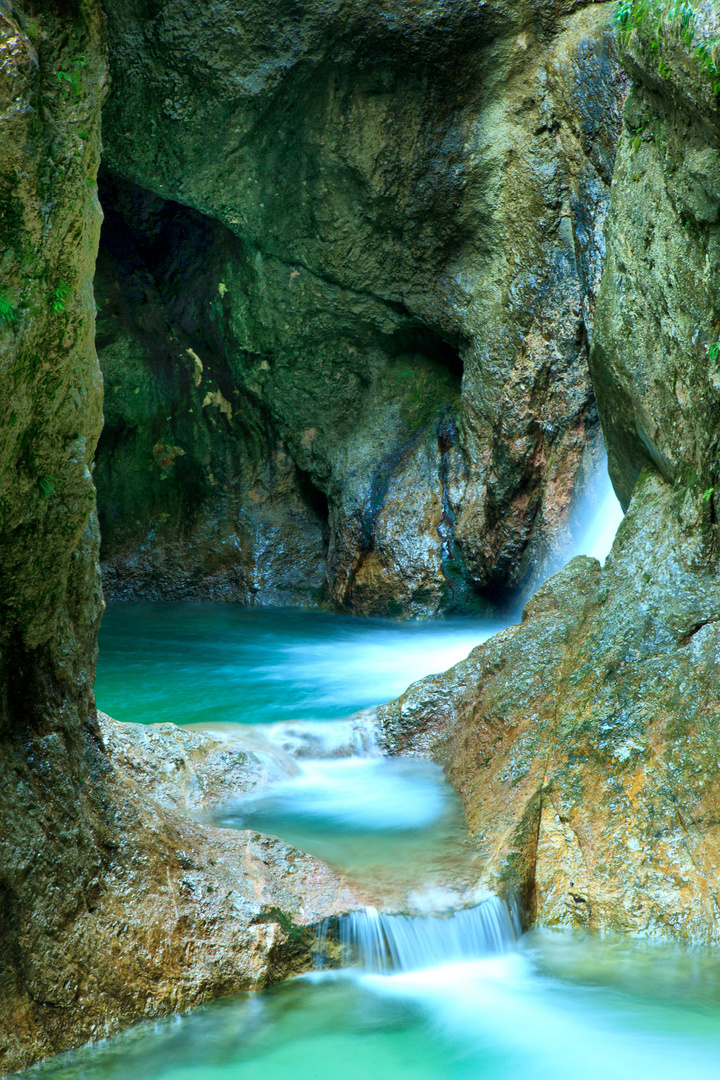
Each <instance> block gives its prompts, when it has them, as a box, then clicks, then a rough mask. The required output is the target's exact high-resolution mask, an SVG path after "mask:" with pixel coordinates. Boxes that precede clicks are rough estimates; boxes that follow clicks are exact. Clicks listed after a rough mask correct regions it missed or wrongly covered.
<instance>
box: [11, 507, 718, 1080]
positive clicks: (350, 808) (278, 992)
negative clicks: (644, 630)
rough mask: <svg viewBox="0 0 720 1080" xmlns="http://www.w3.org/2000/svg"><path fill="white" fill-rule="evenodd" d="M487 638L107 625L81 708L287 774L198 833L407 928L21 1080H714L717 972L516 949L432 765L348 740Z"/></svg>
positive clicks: (656, 949) (374, 933)
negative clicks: (252, 757)
mask: <svg viewBox="0 0 720 1080" xmlns="http://www.w3.org/2000/svg"><path fill="white" fill-rule="evenodd" d="M606 494H607V493H606ZM617 520H618V512H617V509H616V507H615V506H613V505H612V504H611V502H610V501H609V499H608V498H605V499H604V500H601V501H600V503H599V506H598V509H597V511H596V513H595V515H594V516H593V519H592V521H590V523H589V525H588V529H587V532H586V534H585V538H584V545H585V546H584V550H585V551H587V552H592V554H594V555H597V556H598V557H600V558H603V557H604V555H605V554H606V553H607V550H608V549H609V546H610V543H611V541H612V536H613V535H614V531H615V527H616V525H617ZM498 628H499V624H496V623H493V622H491V621H480V620H472V621H471V620H465V621H462V620H443V621H441V622H434V623H431V622H427V623H395V622H390V621H387V620H380V619H354V618H350V617H345V616H339V615H330V614H326V613H322V612H316V611H295V610H292V611H284V610H249V609H242V608H236V607H232V606H228V607H224V606H219V605H216V606H210V605H190V604H166V605H149V604H128V605H119V606H115V607H110V608H109V609H108V611H107V613H106V615H105V619H104V622H103V627H102V632H101V637H100V663H99V668H98V677H97V683H96V695H97V700H98V705H99V706H100V708H102V709H104V710H105V711H107V712H108V713H110V715H112V716H114V717H115V718H116V719H117V720H125V721H137V722H157V721H173V722H174V723H177V724H200V725H201V726H206V725H211V726H212V725H221V726H223V727H226V726H227V725H236V724H244V725H253V726H255V727H256V728H257V732H258V733H259V734H257V736H256V737H257V738H258V739H259V738H261V736H262V733H263V732H265V733H266V735H267V737H268V738H274V739H276V740H277V739H279V738H282V739H284V744H283V745H285V748H286V749H287V748H288V747H290V749H291V750H292V754H293V757H294V761H295V766H294V768H293V770H292V771H291V772H290V773H289V774H288V775H284V776H279V777H278V779H277V780H276V781H274V782H271V783H270V784H269V785H268V786H267V787H265V788H263V789H261V790H260V791H259V792H257V793H253V794H251V795H249V796H245V797H244V798H239V799H238V800H237V801H236V802H235V803H232V804H230V805H228V806H225V807H222V808H220V809H218V810H217V812H216V813H215V814H214V820H215V822H216V823H217V824H219V825H222V826H224V827H230V828H240V829H244V828H252V829H256V830H258V831H261V832H266V833H269V834H272V835H277V836H280V837H282V838H283V839H285V840H287V841H289V842H291V843H292V844H294V845H296V846H297V847H300V848H302V849H303V850H306V851H309V852H311V853H313V854H315V855H318V856H319V857H321V858H323V859H325V860H326V861H327V862H328V863H330V864H331V865H332V866H334V867H336V868H337V869H339V870H341V871H342V872H343V873H345V874H348V875H350V876H352V877H355V878H357V879H359V880H362V881H363V882H370V883H371V884H372V885H373V886H374V888H375V889H376V891H377V892H378V894H381V895H383V896H384V897H385V898H386V899H389V900H390V901H391V902H392V901H395V902H396V903H397V904H398V907H397V908H396V910H398V909H399V910H401V911H403V912H405V913H406V914H398V915H384V914H381V913H380V912H379V911H377V910H375V909H373V908H370V909H367V910H365V911H362V912H357V913H354V914H352V915H348V916H345V917H344V918H343V919H342V921H341V937H342V941H343V943H344V948H345V955H346V958H347V966H346V967H344V968H343V969H341V970H340V971H337V970H335V971H323V970H321V969H319V970H317V971H316V972H313V973H311V974H309V975H305V976H302V977H299V978H295V979H293V980H290V981H289V982H287V983H285V984H283V985H281V986H278V987H275V988H273V989H271V990H268V991H265V992H263V993H259V994H244V995H239V996H238V997H235V998H232V999H227V1000H223V1001H219V1002H216V1003H214V1004H212V1005H209V1006H206V1007H202V1008H199V1009H196V1010H194V1011H192V1012H190V1013H188V1014H186V1015H183V1016H175V1017H172V1018H169V1019H167V1020H163V1021H161V1022H157V1023H146V1024H141V1025H138V1026H136V1027H134V1028H132V1029H130V1030H129V1031H126V1032H124V1033H123V1034H121V1035H119V1036H116V1037H114V1038H112V1039H110V1040H103V1041H100V1042H98V1043H95V1044H93V1045H90V1046H87V1047H84V1048H82V1049H81V1050H78V1051H75V1052H73V1053H70V1054H66V1055H63V1056H61V1057H60V1058H57V1059H54V1060H52V1061H50V1062H48V1063H47V1064H45V1065H40V1066H37V1067H35V1068H34V1069H31V1070H28V1072H27V1074H26V1075H27V1076H28V1077H38V1078H40V1077H47V1078H50V1077H52V1078H54V1080H80V1078H87V1080H121V1078H122V1080H125V1078H127V1077H128V1076H131V1077H133V1080H154V1078H156V1077H158V1078H159V1077H162V1078H165V1080H230V1078H233V1080H235V1078H237V1080H243V1078H247V1080H256V1078H260V1077H262V1080H291V1078H293V1080H325V1078H327V1080H330V1078H333V1080H336V1078H337V1077H341V1078H342V1080H368V1078H372V1080H381V1078H382V1080H464V1078H473V1080H480V1078H485V1077H487V1078H492V1080H511V1078H513V1080H514V1078H516V1077H520V1076H522V1077H524V1078H527V1080H535V1078H536V1080H545V1078H547V1080H551V1078H552V1080H563V1078H566V1077H567V1078H568V1080H569V1078H570V1077H572V1078H577V1077H580V1076H582V1077H583V1078H584V1080H596V1078H597V1080H601V1078H602V1080H605V1078H608V1077H613V1080H615V1078H625V1077H627V1078H628V1080H629V1078H631V1077H632V1078H633V1080H638V1078H640V1080H641V1078H643V1077H650V1076H652V1077H653V1078H656V1080H658V1078H664V1077H668V1078H669V1077H673V1078H676V1077H679V1076H682V1077H693V1078H698V1080H700V1078H705V1077H708V1078H710V1077H713V1078H716V1077H717V1076H718V1074H719V1073H720V959H719V958H718V956H717V954H716V953H713V952H704V951H699V950H698V951H688V950H683V949H679V948H673V947H670V946H667V945H661V944H657V943H650V942H641V941H635V942H631V941H627V940H614V939H612V938H591V937H589V936H586V935H582V934H579V933H576V934H572V933H548V932H540V931H534V932H532V933H530V934H526V935H524V936H521V935H520V933H519V926H518V920H517V916H516V913H515V912H514V911H512V910H511V909H510V908H508V907H507V906H506V905H505V904H504V903H502V902H501V901H499V900H497V899H495V898H493V897H489V896H487V895H482V894H475V893H474V892H473V876H474V875H473V858H474V855H473V850H472V847H471V845H470V843H469V841H468V838H467V836H466V833H465V825H464V818H463V814H462V808H461V806H460V802H459V800H458V798H457V796H456V795H455V793H454V792H453V790H452V789H451V788H450V787H449V785H448V784H447V783H446V781H445V779H444V777H443V774H442V771H441V770H440V769H439V767H437V766H435V765H434V764H432V763H429V762H425V761H421V760H416V759H387V758H383V757H382V755H380V753H379V751H378V749H377V747H376V745H375V743H374V740H373V737H372V731H371V729H368V730H367V731H363V730H362V725H360V727H359V728H358V727H357V726H355V727H353V725H348V724H347V719H346V718H347V717H348V716H349V715H351V714H353V713H355V712H357V711H358V710H361V709H366V708H368V707H370V706H373V705H375V704H378V703H380V702H382V701H385V700H388V699H389V698H392V697H393V696H395V695H397V694H399V693H400V692H402V691H403V690H404V689H405V687H406V686H407V685H408V684H409V683H410V682H412V681H414V680H415V679H417V678H419V677H421V676H423V675H425V674H429V673H431V672H436V671H442V670H445V669H446V668H447V667H449V666H450V665H452V664H453V663H455V662H457V661H458V660H460V659H461V658H463V657H464V656H466V655H467V653H468V652H469V651H470V649H471V648H473V647H474V646H476V645H477V644H479V643H480V642H482V641H483V640H485V639H486V638H487V637H489V636H490V635H491V634H492V633H494V632H495V631H496V630H497V629H498ZM390 910H393V908H392V903H391V904H390ZM407 912H411V914H407ZM321 944H322V942H321V941H319V951H321V950H320V947H321Z"/></svg>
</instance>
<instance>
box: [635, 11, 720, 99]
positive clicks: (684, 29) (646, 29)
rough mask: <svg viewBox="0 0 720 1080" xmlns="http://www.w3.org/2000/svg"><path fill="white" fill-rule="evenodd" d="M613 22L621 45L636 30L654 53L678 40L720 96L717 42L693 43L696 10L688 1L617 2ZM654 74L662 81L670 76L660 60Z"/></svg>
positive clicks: (694, 41)
mask: <svg viewBox="0 0 720 1080" xmlns="http://www.w3.org/2000/svg"><path fill="white" fill-rule="evenodd" d="M615 23H616V25H617V26H618V29H619V33H620V40H621V41H622V42H623V43H627V42H628V41H629V39H630V37H631V35H632V33H633V31H637V32H639V33H641V34H642V36H643V37H644V38H645V39H646V40H647V42H648V46H649V48H650V51H651V52H654V53H658V52H659V51H660V49H661V46H662V43H663V41H665V40H668V39H674V40H676V41H678V40H679V41H681V42H682V43H683V44H684V45H685V46H686V48H688V49H690V50H691V51H692V57H693V60H695V62H696V63H697V64H698V66H699V67H700V69H701V71H703V72H704V73H705V75H706V76H707V78H708V79H710V80H711V81H712V84H713V92H714V93H715V94H719V93H720V39H717V38H706V39H701V40H699V41H698V40H696V31H697V9H696V7H695V6H694V5H693V4H691V3H690V2H689V0H620V2H619V3H618V5H617V8H616V10H615ZM658 73H659V74H660V75H661V77H662V78H668V77H669V76H670V74H671V71H670V68H669V67H668V66H667V64H666V63H665V61H664V60H663V59H662V57H659V58H658Z"/></svg>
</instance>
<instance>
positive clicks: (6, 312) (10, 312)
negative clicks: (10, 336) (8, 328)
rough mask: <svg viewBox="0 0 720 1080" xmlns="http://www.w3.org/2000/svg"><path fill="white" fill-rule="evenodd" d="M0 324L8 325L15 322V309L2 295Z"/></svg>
mask: <svg viewBox="0 0 720 1080" xmlns="http://www.w3.org/2000/svg"><path fill="white" fill-rule="evenodd" d="M0 322H4V323H8V325H10V324H11V323H14V322H15V307H14V305H13V303H12V301H11V300H8V298H7V296H2V295H0Z"/></svg>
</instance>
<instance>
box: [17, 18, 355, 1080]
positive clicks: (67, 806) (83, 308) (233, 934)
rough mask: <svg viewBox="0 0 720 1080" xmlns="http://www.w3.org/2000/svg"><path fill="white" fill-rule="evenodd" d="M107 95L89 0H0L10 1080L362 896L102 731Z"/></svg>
mask: <svg viewBox="0 0 720 1080" xmlns="http://www.w3.org/2000/svg"><path fill="white" fill-rule="evenodd" d="M105 81H106V41H105V27H104V21H103V18H102V14H101V11H100V8H99V6H98V5H97V3H95V0H77V2H76V3H65V2H63V3H58V4H57V5H55V4H54V3H52V2H48V3H45V2H43V3H35V4H27V5H14V4H9V3H7V2H5V0H0V119H1V123H2V150H3V152H2V155H0V228H1V230H2V239H3V250H2V260H1V262H0V373H1V378H0V1073H3V1074H4V1073H5V1072H6V1071H9V1070H11V1069H17V1068H21V1067H23V1066H25V1065H28V1064H30V1063H31V1062H33V1061H34V1060H36V1059H37V1058H38V1057H41V1056H43V1055H46V1054H49V1053H52V1052H55V1051H58V1050H61V1049H64V1048H66V1047H68V1046H73V1045H77V1044H78V1043H80V1042H84V1041H86V1040H87V1039H90V1038H94V1037H98V1036H99V1035H102V1034H107V1033H109V1032H112V1031H114V1030H117V1028H118V1027H120V1026H121V1025H123V1024H128V1023H131V1022H133V1021H134V1020H137V1019H140V1018H143V1017H149V1016H152V1015H158V1014H162V1013H167V1012H169V1011H172V1010H175V1009H177V1008H182V1007H185V1006H189V1005H191V1004H195V1003H197V1002H200V1001H203V1000H207V999H208V998H211V997H216V996H218V995H220V994H223V993H230V992H233V991H238V990H241V989H248V988H252V987H259V986H263V985H265V984H266V983H267V982H268V981H270V980H272V979H273V978H278V977H282V976H283V975H285V974H287V972H288V971H289V970H297V969H298V967H302V966H303V965H304V966H307V965H308V964H309V963H310V962H311V961H310V956H309V951H308V942H309V940H310V938H311V937H312V935H311V934H309V933H308V932H307V931H303V930H302V925H304V924H307V923H311V922H312V921H313V920H314V919H316V918H320V917H323V916H324V915H326V914H329V913H330V912H331V911H335V910H338V909H339V910H344V909H345V908H346V907H347V905H348V903H351V902H352V897H351V896H350V894H349V891H348V889H347V888H346V887H345V886H344V885H343V884H342V883H340V882H339V881H338V880H337V879H336V878H335V876H334V875H333V874H332V873H331V872H330V871H329V870H328V869H327V868H326V867H324V866H322V865H321V864H319V863H317V861H316V860H313V859H310V858H309V857H308V856H305V855H303V854H302V853H300V852H297V851H295V850H294V849H292V848H289V847H288V846H287V845H284V844H281V843H280V842H274V841H271V840H267V839H265V838H261V839H259V840H258V839H253V838H252V837H250V836H249V835H248V834H239V833H236V834H227V833H223V831H222V830H219V829H215V828H210V827H209V826H206V825H202V824H199V823H197V822H193V821H191V820H190V819H189V818H188V817H187V816H186V814H185V813H183V809H186V807H184V806H181V797H180V795H178V796H177V798H176V799H175V801H174V802H173V801H172V799H170V801H169V802H168V794H167V792H168V788H169V786H170V785H169V784H168V783H167V782H166V783H165V785H164V786H161V785H158V784H157V783H155V784H154V785H153V782H152V780H153V777H152V773H153V768H154V771H155V774H156V776H155V779H157V774H158V773H159V772H162V770H163V769H165V770H167V768H168V764H169V769H170V774H171V775H172V776H174V777H176V778H177V780H178V781H181V780H182V779H183V777H184V776H185V775H186V772H184V771H183V768H182V762H183V753H184V754H185V756H186V757H188V758H189V757H190V756H191V755H192V753H198V752H199V750H198V748H199V746H201V745H202V739H201V738H200V737H198V736H195V737H187V738H186V740H185V743H184V745H183V747H182V749H179V748H178V747H179V741H180V742H182V740H178V739H177V738H176V739H169V740H166V741H165V743H164V744H163V740H162V738H161V737H159V736H156V737H155V739H154V740H153V739H151V738H149V737H148V739H147V742H148V747H149V748H148V751H147V753H146V755H145V768H146V772H145V774H144V776H143V783H142V785H141V784H140V783H139V782H138V779H137V775H136V770H134V767H133V754H132V744H133V740H132V739H128V740H126V743H127V745H124V746H123V745H122V742H121V740H120V739H119V736H118V734H117V729H116V728H114V727H113V725H112V722H110V721H107V722H106V723H105V726H104V729H103V730H101V728H100V726H99V724H98V719H97V714H96V710H95V702H94V697H93V689H92V688H93V681H94V675H95V657H96V638H97V629H98V623H99V620H100V615H101V611H102V606H103V605H102V596H101V591H100V574H99V566H98V545H99V536H98V528H97V517H96V512H95V492H94V487H93V480H92V475H91V469H92V461H93V454H94V450H95V445H96V442H97V438H98V434H99V431H100V426H101V408H102V382H101V377H100V371H99V368H98V363H97V357H96V354H95V348H94V340H93V339H94V329H95V319H94V315H95V312H94V301H93V288H92V280H93V272H94V264H95V255H96V251H97V242H98V233H99V226H100V208H99V203H98V200H97V194H96V186H95V177H96V173H97V169H98V159H99V156H100V107H101V104H102V99H103V95H104V88H105ZM106 739H107V742H106V741H105V740H106ZM158 743H160V744H161V752H160V757H161V766H154V765H153V760H152V753H151V750H152V748H153V747H154V748H157V746H158ZM119 744H120V748H119V749H118V746H119ZM163 753H164V755H165V757H164V758H163ZM178 761H179V764H178ZM239 763H240V762H239V760H236V761H235V764H236V765H237V764H239ZM154 796H157V801H156V799H155V798H154Z"/></svg>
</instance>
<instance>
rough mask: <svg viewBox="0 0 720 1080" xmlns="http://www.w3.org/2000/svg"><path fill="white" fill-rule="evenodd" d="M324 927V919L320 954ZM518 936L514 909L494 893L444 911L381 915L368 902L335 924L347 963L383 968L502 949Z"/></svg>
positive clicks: (408, 966)
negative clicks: (478, 902) (459, 908)
mask: <svg viewBox="0 0 720 1080" xmlns="http://www.w3.org/2000/svg"><path fill="white" fill-rule="evenodd" d="M326 933H327V926H325V925H324V926H323V927H322V928H321V930H320V937H319V943H318V952H319V954H320V957H322V949H323V943H324V939H325V935H326ZM519 936H520V924H519V919H518V916H517V913H516V912H515V911H514V910H511V908H510V907H509V906H508V905H507V904H506V903H505V902H504V901H503V900H500V899H498V897H496V896H487V897H486V898H485V899H484V900H483V901H482V902H481V903H480V904H477V905H476V906H475V907H472V908H465V909H464V910H461V911H453V912H451V913H449V914H448V915H445V916H442V915H429V916H425V917H422V916H417V915H416V916H410V915H385V914H383V913H382V912H380V911H377V909H376V908H366V909H365V910H364V911H353V912H352V913H351V914H349V915H344V916H343V917H342V918H341V919H340V927H339V937H340V941H341V944H342V949H343V956H344V960H345V963H346V964H353V963H357V964H359V965H360V967H361V968H362V969H363V970H364V971H373V972H382V973H385V974H386V973H388V972H397V971H418V970H422V969H423V968H429V967H436V966H437V965H438V964H447V963H449V962H455V961H464V960H470V959H474V958H477V957H484V956H491V955H494V954H496V953H504V952H507V951H508V950H509V949H511V948H512V946H513V945H514V944H515V942H516V941H517V940H518V938H519Z"/></svg>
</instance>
